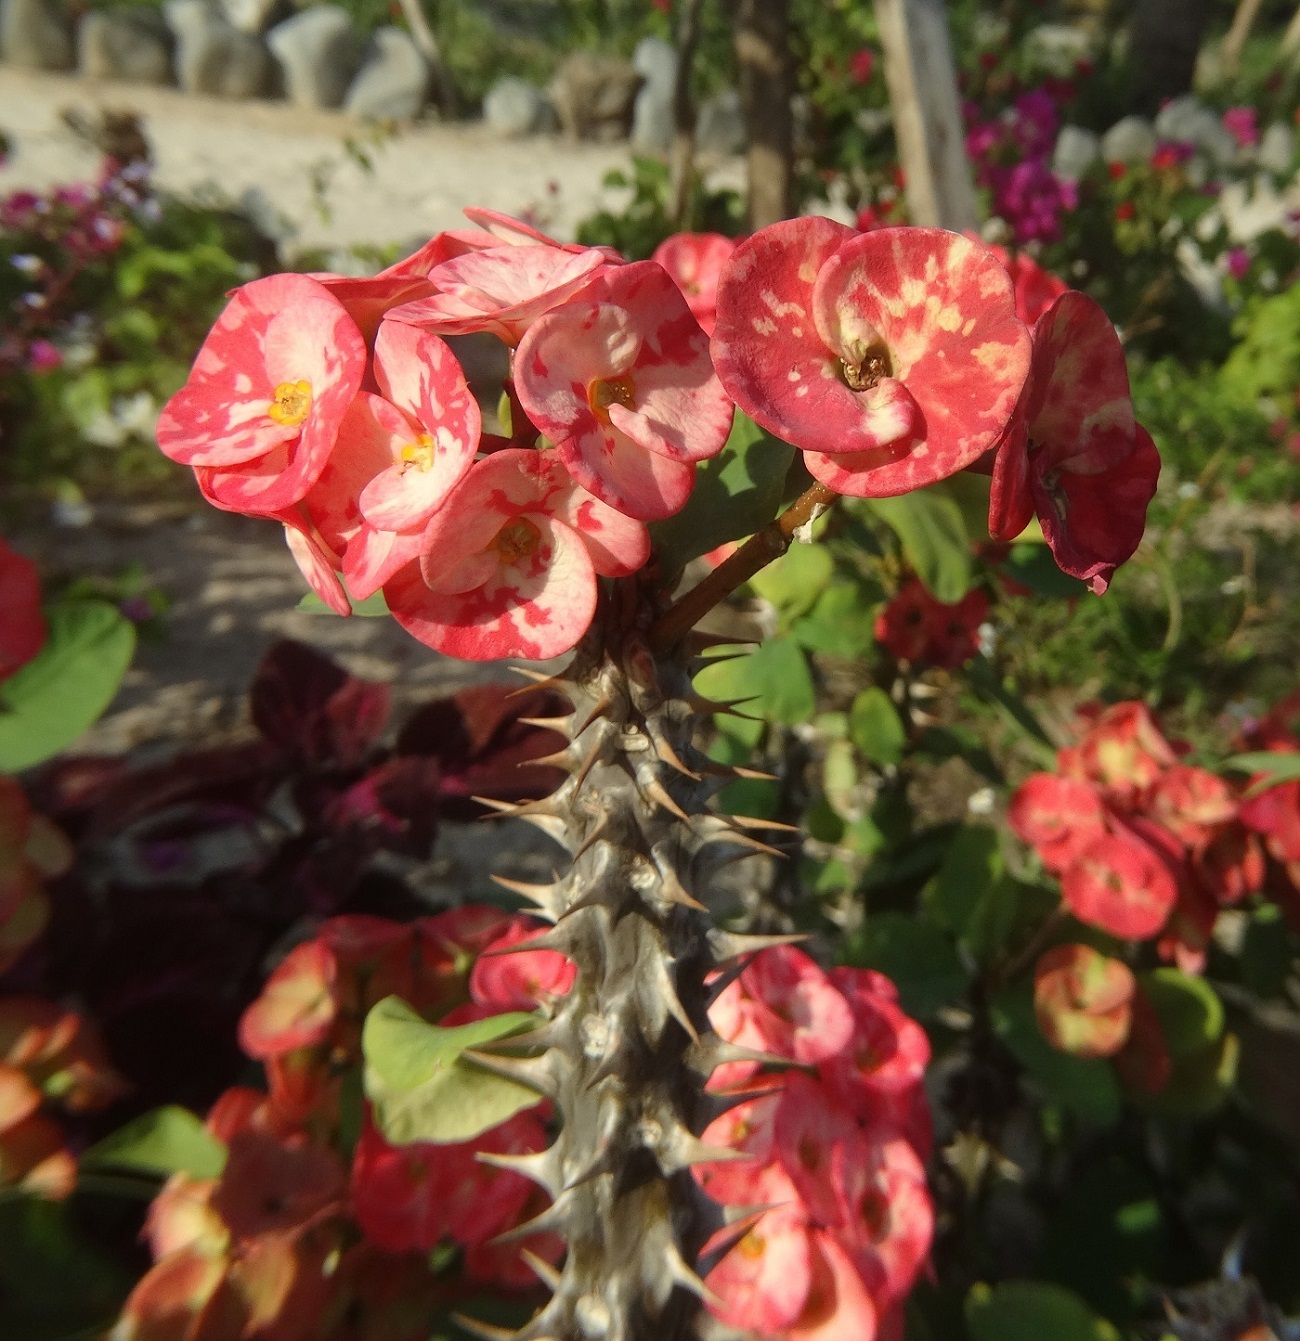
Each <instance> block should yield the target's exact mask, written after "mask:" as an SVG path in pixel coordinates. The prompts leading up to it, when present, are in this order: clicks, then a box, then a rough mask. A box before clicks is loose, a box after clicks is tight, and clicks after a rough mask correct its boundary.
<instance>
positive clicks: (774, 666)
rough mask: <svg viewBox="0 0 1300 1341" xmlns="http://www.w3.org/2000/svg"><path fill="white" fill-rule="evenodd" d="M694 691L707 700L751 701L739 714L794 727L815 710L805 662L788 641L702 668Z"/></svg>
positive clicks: (777, 641) (776, 640)
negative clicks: (744, 713) (752, 700)
mask: <svg viewBox="0 0 1300 1341" xmlns="http://www.w3.org/2000/svg"><path fill="white" fill-rule="evenodd" d="M695 687H696V689H697V690H698V691H699V692H700V693H701V694H703V695H704V696H705V697H706V698H712V699H718V700H726V701H731V700H735V699H751V698H752V699H754V700H755V701H754V702H753V703H749V704H745V705H743V706H742V708H741V711H742V712H747V713H750V714H751V715H753V716H760V715H761V716H763V717H766V718H767V719H768V720H769V721H775V722H784V723H785V724H786V725H788V726H795V725H797V724H798V723H800V722H806V721H807V720H808V718H809V717H811V716H812V714H813V711H814V709H815V708H816V706H817V696H816V691H815V690H814V688H813V681H812V673H811V672H810V671H809V669H808V661H807V659H806V658H805V656H804V654H803V653H802V652H801V651H800V650H799V648H798V646H797V645H796V644H795V643H794V642H793V641H791V640H790V639H789V638H773V639H771V641H769V642H765V643H762V644H760V646H758V647H756V648H755V649H754V650H753V651H752V652H750V653H749V655H748V656H742V657H737V658H736V659H735V660H734V661H720V662H718V663H717V665H713V666H705V667H704V669H703V670H702V671H700V673H699V674H698V675H697V676H696V677H695Z"/></svg>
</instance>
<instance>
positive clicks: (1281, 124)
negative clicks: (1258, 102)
mask: <svg viewBox="0 0 1300 1341" xmlns="http://www.w3.org/2000/svg"><path fill="white" fill-rule="evenodd" d="M1294 158H1295V131H1294V130H1293V129H1292V128H1291V127H1290V126H1288V125H1287V123H1286V122H1285V121H1274V122H1273V123H1272V125H1270V126H1269V127H1268V128H1267V129H1266V130H1265V131H1264V134H1263V136H1262V137H1261V138H1260V141H1259V148H1258V149H1257V150H1256V151H1255V162H1256V163H1258V164H1259V166H1260V167H1261V168H1263V169H1264V170H1265V171H1266V172H1275V173H1277V175H1278V176H1279V177H1281V176H1282V175H1283V174H1285V173H1288V172H1290V171H1291V163H1292V160H1293V159H1294Z"/></svg>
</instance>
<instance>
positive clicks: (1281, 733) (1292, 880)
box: [1238, 694, 1300, 921]
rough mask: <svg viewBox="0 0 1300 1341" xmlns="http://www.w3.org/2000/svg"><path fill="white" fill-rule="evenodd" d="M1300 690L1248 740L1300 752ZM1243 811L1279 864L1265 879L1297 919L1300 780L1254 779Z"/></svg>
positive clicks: (1259, 746) (1273, 750)
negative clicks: (1299, 692)
mask: <svg viewBox="0 0 1300 1341" xmlns="http://www.w3.org/2000/svg"><path fill="white" fill-rule="evenodd" d="M1298 727H1300V694H1291V695H1290V696H1288V697H1287V698H1285V699H1283V700H1282V701H1281V702H1280V703H1278V704H1276V705H1275V706H1274V707H1273V709H1272V711H1271V712H1269V713H1267V714H1266V715H1265V716H1264V717H1262V718H1260V719H1259V720H1258V721H1256V722H1252V723H1251V724H1250V725H1249V727H1248V728H1247V730H1246V731H1245V732H1244V733H1243V734H1244V737H1245V738H1244V740H1243V742H1242V743H1243V744H1244V745H1246V746H1247V748H1249V749H1251V750H1262V751H1264V752H1266V753H1269V754H1279V755H1286V754H1296V753H1300V730H1298V729H1297V728H1298ZM1238 813H1239V815H1240V818H1241V822H1242V823H1243V824H1244V825H1245V826H1246V828H1247V829H1249V830H1250V831H1251V832H1252V833H1254V834H1257V835H1258V836H1259V839H1260V841H1262V843H1263V844H1264V850H1265V852H1266V854H1267V856H1268V857H1270V858H1271V859H1272V862H1273V863H1274V865H1272V866H1271V867H1270V869H1269V872H1268V875H1267V876H1266V882H1267V885H1268V888H1269V890H1270V892H1271V893H1272V894H1273V895H1274V896H1275V897H1276V898H1277V899H1278V901H1279V902H1280V903H1281V904H1282V906H1283V907H1284V908H1285V909H1286V910H1287V912H1288V913H1289V914H1290V915H1291V918H1292V920H1293V921H1294V920H1295V919H1296V917H1297V916H1298V915H1300V902H1298V900H1297V892H1298V891H1300V781H1298V780H1294V779H1291V780H1287V781H1282V782H1278V781H1277V780H1275V779H1271V778H1269V777H1268V775H1267V774H1257V775H1256V776H1255V777H1253V778H1251V780H1250V782H1249V784H1248V785H1247V787H1246V789H1245V793H1244V795H1243V798H1242V801H1241V804H1240V807H1239V812H1238Z"/></svg>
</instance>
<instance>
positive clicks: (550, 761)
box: [519, 717, 573, 769]
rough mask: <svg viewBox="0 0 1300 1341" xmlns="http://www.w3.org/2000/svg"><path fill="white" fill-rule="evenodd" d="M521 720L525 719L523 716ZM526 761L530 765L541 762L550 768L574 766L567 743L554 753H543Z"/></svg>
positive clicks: (540, 763)
mask: <svg viewBox="0 0 1300 1341" xmlns="http://www.w3.org/2000/svg"><path fill="white" fill-rule="evenodd" d="M519 720H520V721H521V722H522V721H524V720H525V719H524V718H522V717H521V718H520V719H519ZM522 762H524V761H521V763H522ZM526 762H527V763H528V764H530V765H531V764H539V765H542V766H546V767H550V768H563V769H569V768H571V767H572V766H573V765H572V761H571V760H570V759H569V747H568V746H567V745H566V746H565V747H564V749H562V750H556V751H555V753H554V754H543V755H541V756H540V757H539V758H537V759H529V760H527V761H526Z"/></svg>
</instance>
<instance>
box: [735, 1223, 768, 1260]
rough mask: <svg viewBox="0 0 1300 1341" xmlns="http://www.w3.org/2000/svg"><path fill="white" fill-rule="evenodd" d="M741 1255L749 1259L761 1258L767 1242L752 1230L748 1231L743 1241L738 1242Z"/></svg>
mask: <svg viewBox="0 0 1300 1341" xmlns="http://www.w3.org/2000/svg"><path fill="white" fill-rule="evenodd" d="M739 1247H740V1251H741V1253H742V1254H743V1255H744V1256H746V1257H749V1258H754V1257H762V1255H763V1253H764V1252H765V1251H766V1250H767V1240H766V1239H765V1238H764V1237H763V1236H762V1235H761V1234H758V1233H756V1232H755V1231H754V1230H752V1229H751V1230H750V1231H749V1233H748V1234H746V1235H745V1237H744V1238H743V1239H741V1240H740V1244H739Z"/></svg>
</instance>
